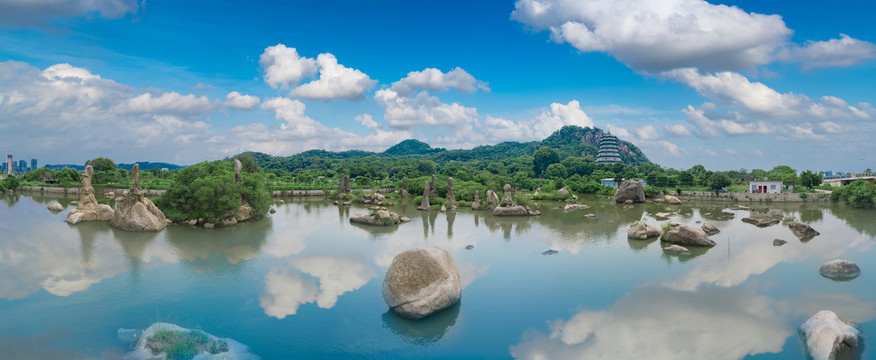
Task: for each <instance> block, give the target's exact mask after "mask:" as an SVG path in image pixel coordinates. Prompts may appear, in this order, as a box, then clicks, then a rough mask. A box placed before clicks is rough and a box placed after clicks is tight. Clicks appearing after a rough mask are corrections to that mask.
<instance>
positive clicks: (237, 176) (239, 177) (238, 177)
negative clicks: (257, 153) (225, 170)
mask: <svg viewBox="0 0 876 360" xmlns="http://www.w3.org/2000/svg"><path fill="white" fill-rule="evenodd" d="M242 170H243V163H241V162H240V160H238V159H234V182H238V183H240V182H243V174H241V171H242Z"/></svg>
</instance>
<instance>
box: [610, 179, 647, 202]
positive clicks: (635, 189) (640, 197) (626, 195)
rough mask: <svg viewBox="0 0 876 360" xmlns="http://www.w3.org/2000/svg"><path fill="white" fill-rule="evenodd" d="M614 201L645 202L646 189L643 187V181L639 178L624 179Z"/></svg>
mask: <svg viewBox="0 0 876 360" xmlns="http://www.w3.org/2000/svg"><path fill="white" fill-rule="evenodd" d="M614 201H616V202H619V203H626V202H627V201H632V202H634V203H640V202H645V189H644V188H642V183H640V182H639V181H638V180H624V182H622V183H621V184H620V186H618V188H617V191H616V192H615V193H614Z"/></svg>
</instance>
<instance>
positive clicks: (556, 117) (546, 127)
mask: <svg viewBox="0 0 876 360" xmlns="http://www.w3.org/2000/svg"><path fill="white" fill-rule="evenodd" d="M566 125H577V126H580V127H593V126H594V125H593V119H591V118H590V116H588V115H587V113H585V112H584V110H581V104H580V103H579V102H578V100H572V101H569V103H568V104H565V105H564V104H561V103H552V104H551V105H550V109H542V110H541V112H540V113H539V114H538V115H536V116H535V117H533V118H531V119H525V120H522V121H517V122H515V121H511V120H505V119H502V118H496V117H492V116H489V115H487V117H486V119H485V120H484V121H483V123H482V124H481V126H480V129H481V131H482V132H483V134H484V136H485V137H486V138H487V139H489V140H491V141H494V142H499V141H533V140H542V139H544V138H546V137H548V136H550V134H552V133H553V132H554V131H557V130H559V129H560V128H562V127H563V126H566Z"/></svg>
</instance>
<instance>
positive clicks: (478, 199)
mask: <svg viewBox="0 0 876 360" xmlns="http://www.w3.org/2000/svg"><path fill="white" fill-rule="evenodd" d="M471 209H472V210H480V209H481V191H480V190H475V198H474V202H472V203H471Z"/></svg>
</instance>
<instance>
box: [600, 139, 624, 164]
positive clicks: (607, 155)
mask: <svg viewBox="0 0 876 360" xmlns="http://www.w3.org/2000/svg"><path fill="white" fill-rule="evenodd" d="M621 161H622V160H621V156H620V150H619V148H618V139H617V137H616V136H614V135H612V134H611V133H610V132H609V133H607V134H605V135H603V136H602V138H601V139H599V152H598V153H597V154H596V163H597V164H614V163H617V162H621Z"/></svg>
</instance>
